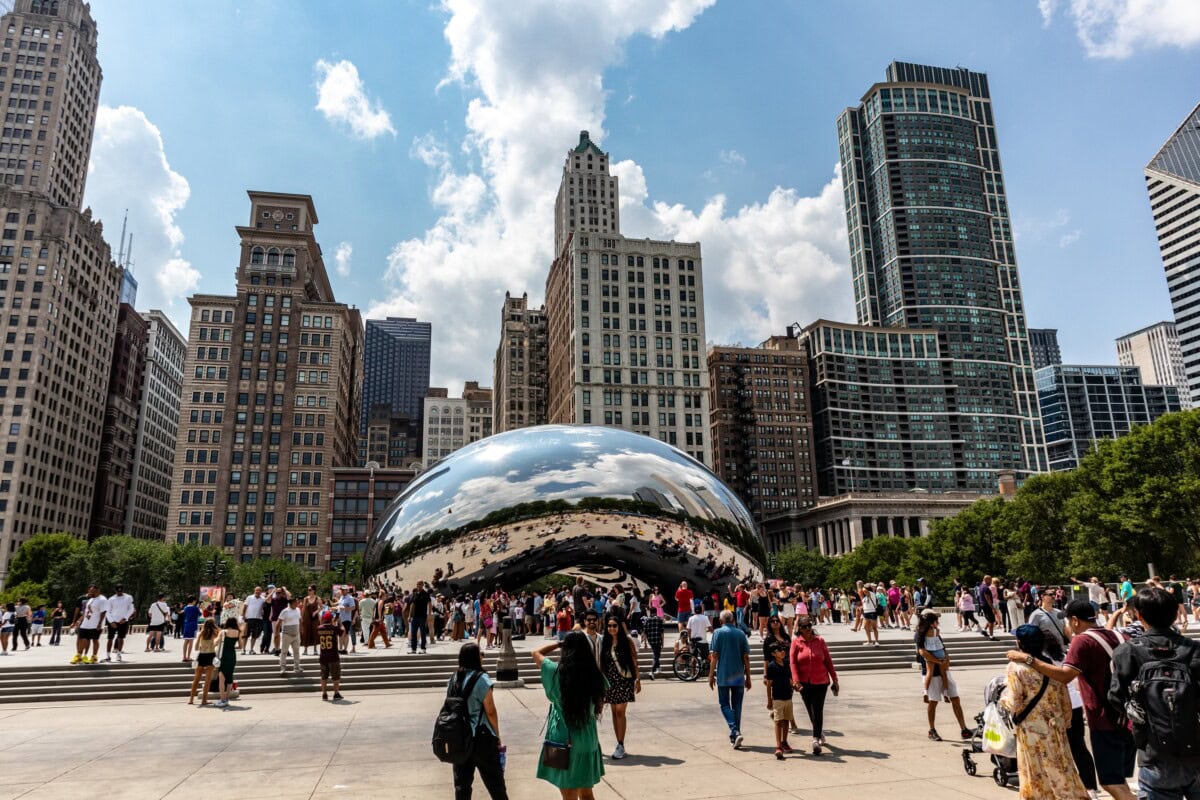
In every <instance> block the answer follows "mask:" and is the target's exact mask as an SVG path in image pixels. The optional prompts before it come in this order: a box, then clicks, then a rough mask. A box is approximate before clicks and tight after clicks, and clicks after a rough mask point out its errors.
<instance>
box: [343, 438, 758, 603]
mask: <svg viewBox="0 0 1200 800" xmlns="http://www.w3.org/2000/svg"><path fill="white" fill-rule="evenodd" d="M764 558H765V548H764V547H763V543H762V540H761V539H760V538H759V536H758V534H757V532H756V531H755V528H754V523H753V521H752V519H751V517H750V514H749V512H748V511H747V510H746V508H745V506H744V505H742V502H741V501H740V500H738V498H737V496H736V495H735V494H734V493H733V492H732V491H731V490H730V489H729V488H728V487H727V486H725V484H723V483H722V482H721V481H720V479H719V478H717V476H716V475H714V474H713V473H712V472H711V471H710V470H709V469H708V468H707V467H705V466H704V465H703V464H701V463H700V462H698V461H696V460H695V459H693V458H691V457H689V456H687V455H686V454H684V453H682V452H680V451H679V450H676V449H675V448H674V447H671V446H670V445H668V444H665V443H663V442H660V441H658V440H657V439H651V438H649V437H647V436H641V435H639V434H635V433H630V432H628V431H622V430H616V429H613V428H602V427H594V426H581V425H544V426H540V427H536V428H523V429H520V430H516V431H508V432H506V433H502V434H497V435H495V436H490V437H488V438H487V439H484V440H482V441H479V442H476V443H474V444H471V445H468V446H466V447H464V448H462V449H461V450H458V451H456V452H454V453H453V454H451V455H450V456H449V457H448V458H446V459H445V460H443V461H441V462H439V463H438V464H436V465H435V466H434V467H432V468H431V469H430V470H429V471H428V472H426V473H424V474H423V475H421V476H420V477H418V478H417V479H416V480H415V481H413V483H412V484H410V485H409V486H408V487H407V488H406V489H405V491H404V492H403V493H402V494H400V495H399V496H398V497H397V498H396V499H395V500H394V501H392V504H391V506H389V508H388V509H387V511H386V512H385V513H384V515H383V517H382V519H381V520H380V523H379V525H378V527H377V528H376V530H375V532H374V534H373V535H372V537H371V540H370V541H369V542H368V544H367V550H366V555H365V559H364V566H365V570H366V573H367V575H368V576H371V577H372V578H373V579H375V580H378V581H381V582H386V583H389V584H392V585H399V586H403V587H411V586H412V585H413V584H414V583H415V582H416V581H418V580H424V581H433V582H434V583H435V585H437V587H438V588H439V589H441V590H443V591H453V592H456V593H457V592H478V591H482V590H485V589H486V590H491V589H492V588H495V587H503V588H506V589H516V588H519V587H520V586H523V585H524V584H526V583H528V582H529V581H531V580H533V579H535V578H538V577H541V576H543V575H546V574H549V573H552V572H567V573H571V574H583V575H585V576H587V577H589V578H590V579H592V580H595V581H597V582H600V583H606V584H612V583H624V584H625V585H628V584H630V583H637V584H641V585H644V586H645V585H649V586H659V587H661V588H662V589H663V591H664V592H666V593H668V594H670V592H668V591H667V590H668V589H670V588H672V587H675V586H678V585H679V582H680V581H683V580H687V581H688V582H689V584H690V585H691V586H692V587H693V589H699V590H701V591H709V590H711V589H721V590H724V589H725V588H726V587H727V586H732V585H735V584H736V583H738V582H740V581H742V580H758V579H761V578H762V575H763V568H762V564H763V561H764Z"/></svg>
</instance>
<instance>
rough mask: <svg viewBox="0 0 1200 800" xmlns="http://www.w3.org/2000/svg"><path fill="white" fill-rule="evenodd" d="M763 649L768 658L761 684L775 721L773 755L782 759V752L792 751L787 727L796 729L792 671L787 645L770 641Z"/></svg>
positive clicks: (768, 707)
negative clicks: (788, 660) (788, 661)
mask: <svg viewBox="0 0 1200 800" xmlns="http://www.w3.org/2000/svg"><path fill="white" fill-rule="evenodd" d="M765 649H766V651H767V653H768V657H769V658H770V660H769V661H768V662H767V663H766V666H764V668H763V686H765V687H766V690H767V710H768V711H770V712H771V721H772V722H774V723H775V757H776V758H777V759H779V760H780V761H782V760H783V754H784V753H790V752H792V747H791V745H789V744H788V740H787V737H788V728H789V726H790V727H791V729H792V730H795V729H796V717H795V714H794V713H793V712H792V692H793V689H792V673H791V671H790V670H789V669H788V665H787V651H788V648H787V645H784V644H781V643H779V642H778V641H771V642H768V644H767V646H766V648H765Z"/></svg>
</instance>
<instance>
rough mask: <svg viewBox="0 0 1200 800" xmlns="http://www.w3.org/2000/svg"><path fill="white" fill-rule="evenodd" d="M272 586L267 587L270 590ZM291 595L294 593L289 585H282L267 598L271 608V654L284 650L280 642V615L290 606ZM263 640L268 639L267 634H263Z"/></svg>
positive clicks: (269, 618)
mask: <svg viewBox="0 0 1200 800" xmlns="http://www.w3.org/2000/svg"><path fill="white" fill-rule="evenodd" d="M270 588H271V587H269V586H268V587H267V589H268V590H270ZM291 597H292V594H291V592H289V591H288V589H287V587H286V586H280V587H279V588H277V589H275V590H274V593H273V594H271V596H270V597H269V598H268V600H267V607H268V608H269V609H270V616H269V617H268V620H269V622H270V623H271V624H270V628H269V630H270V633H271V644H272V647H271V655H275V656H277V655H279V654H280V653H281V652H283V650H282V647H281V644H280V626H279V615H280V614H281V613H283V610H284V609H285V608H287V607H288V605H289V603H290V602H291ZM263 640H264V641H265V640H266V634H264V635H263Z"/></svg>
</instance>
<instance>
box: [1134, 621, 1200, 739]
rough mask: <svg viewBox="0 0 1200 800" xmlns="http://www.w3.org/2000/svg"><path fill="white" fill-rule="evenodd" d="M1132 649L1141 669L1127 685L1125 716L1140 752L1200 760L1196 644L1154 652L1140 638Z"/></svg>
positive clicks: (1199, 702)
mask: <svg viewBox="0 0 1200 800" xmlns="http://www.w3.org/2000/svg"><path fill="white" fill-rule="evenodd" d="M1132 647H1133V651H1134V653H1136V654H1137V655H1136V658H1137V660H1138V661H1139V662H1141V666H1140V667H1139V668H1138V674H1137V677H1136V678H1135V679H1134V680H1133V682H1132V683H1130V684H1129V702H1128V703H1127V704H1126V712H1127V713H1128V715H1129V718H1130V719H1131V720H1132V721H1133V736H1134V739H1135V741H1136V743H1137V746H1138V749H1139V750H1145V751H1146V752H1147V753H1149V754H1150V755H1151V756H1158V757H1163V756H1165V757H1168V758H1188V757H1195V756H1200V691H1198V687H1197V685H1196V676H1195V675H1193V674H1192V671H1191V667H1192V661H1193V659H1194V657H1195V645H1194V644H1192V643H1191V642H1187V643H1186V644H1183V643H1181V644H1178V645H1176V646H1174V647H1170V648H1165V647H1154V646H1153V645H1152V643H1151V642H1148V641H1146V640H1145V639H1138V640H1135V641H1134V642H1132Z"/></svg>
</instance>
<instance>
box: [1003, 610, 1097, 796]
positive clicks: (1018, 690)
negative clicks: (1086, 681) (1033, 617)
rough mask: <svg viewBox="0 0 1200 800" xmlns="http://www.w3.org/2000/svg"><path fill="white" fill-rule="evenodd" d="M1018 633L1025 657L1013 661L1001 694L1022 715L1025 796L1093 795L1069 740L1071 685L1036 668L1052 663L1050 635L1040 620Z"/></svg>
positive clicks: (1020, 761)
mask: <svg viewBox="0 0 1200 800" xmlns="http://www.w3.org/2000/svg"><path fill="white" fill-rule="evenodd" d="M1014 635H1015V636H1016V639H1017V646H1018V647H1019V648H1020V650H1021V652H1022V653H1025V662H1024V663H1023V664H1022V663H1015V662H1010V663H1009V665H1008V672H1007V678H1006V684H1007V691H1005V692H1004V694H1002V695H1001V696H1000V705H1001V706H1002V707H1003V708H1004V709H1005V710H1007V711H1008V712H1009V713H1010V714H1012V715H1014V716H1018V715H1019V718H1018V719H1014V720H1013V722H1014V725H1013V727H1014V729H1015V732H1016V738H1017V773H1018V775H1019V776H1020V779H1021V794H1020V796H1021V798H1022V800H1043V798H1050V797H1052V798H1054V800H1088V794H1087V791H1086V790H1085V789H1084V786H1083V783H1082V782H1081V781H1080V779H1079V772H1078V770H1077V769H1076V767H1075V765H1074V763H1072V761H1071V758H1070V754H1069V750H1070V748H1069V746H1068V744H1067V727H1068V726H1069V725H1070V721H1071V701H1070V699H1069V698H1068V696H1067V690H1066V687H1064V686H1063V685H1062V684H1060V683H1058V682H1056V681H1052V680H1049V679H1048V678H1045V677H1043V676H1042V675H1040V674H1038V672H1037V671H1036V670H1034V669H1033V664H1034V663H1035V662H1038V661H1041V662H1043V663H1049V659H1048V658H1047V657H1046V656H1045V655H1044V654H1043V652H1042V649H1043V648H1042V646H1043V641H1044V637H1045V634H1043V633H1042V629H1041V628H1039V627H1037V626H1036V625H1020V626H1018V627H1017V629H1016V631H1015V632H1014ZM1021 718H1023V719H1021Z"/></svg>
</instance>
